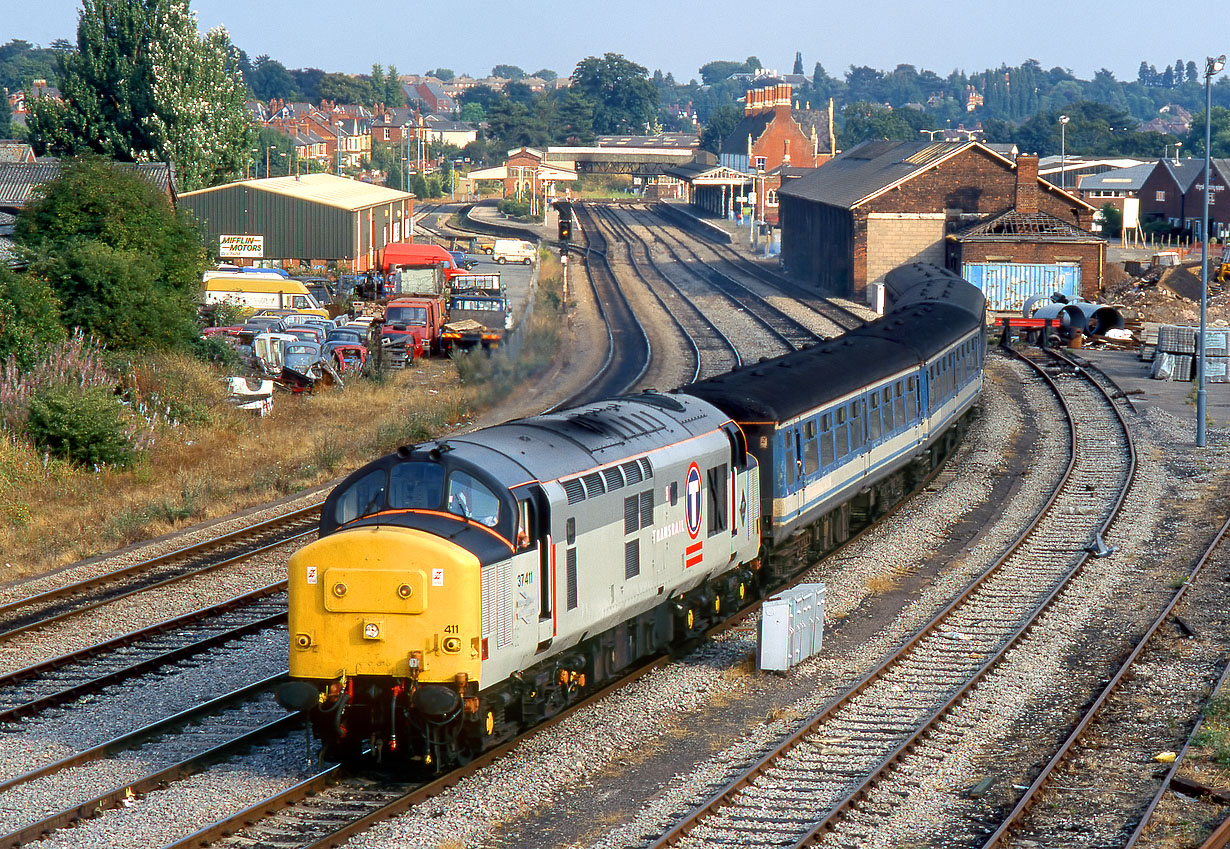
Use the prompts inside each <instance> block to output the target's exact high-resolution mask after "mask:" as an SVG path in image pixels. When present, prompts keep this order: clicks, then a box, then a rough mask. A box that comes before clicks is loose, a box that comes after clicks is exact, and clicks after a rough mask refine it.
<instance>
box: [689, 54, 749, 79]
mask: <svg viewBox="0 0 1230 849" xmlns="http://www.w3.org/2000/svg"><path fill="white" fill-rule="evenodd" d="M743 73H747V65H745V64H744V63H743V62H729V61H725V60H718V61H716V62H709V63H707V64H704V65H701V66H700V79H701V82H703V83H704V84H705V85H714V84H715V83H720V82H722V81H723V80H727V79H730V75H731V74H743Z"/></svg>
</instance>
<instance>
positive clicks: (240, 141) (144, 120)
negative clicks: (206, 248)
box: [27, 0, 252, 189]
mask: <svg viewBox="0 0 1230 849" xmlns="http://www.w3.org/2000/svg"><path fill="white" fill-rule="evenodd" d="M83 4H84V7H83V9H82V11H81V15H80V18H79V20H78V23H77V49H76V51H73V52H62V53H58V54H57V70H58V74H57V81H58V84H59V89H60V93H61V96H62V97H63V102H62V103H57V102H55V101H53V100H51V99H50V98H44V97H40V98H34V99H32V100H31V101H30V104H29V110H30V111H29V116H28V118H27V125H28V127H29V130H30V139H31V143H32V144H33V145H34V147H35V150H36V151H37V152H39V153H47V152H52V153H58V154H68V155H72V154H77V153H85V152H91V151H92V152H95V153H100V154H103V155H104V156H110V157H114V158H116V159H120V160H123V161H129V162H141V161H170V162H174V163H175V166H176V168H177V170H178V174H179V178H180V185H181V187H182V188H184V189H194V188H200V187H202V186H210V185H215V184H217V183H220V182H223V181H225V180H227V179H230V178H231V177H233V176H234V175H235V174H236V173H238V170H239V167H240V164H241V163H242V161H243V159H244V151H245V150H246V149H247V148H248V147H249V145H250V141H251V137H252V127H251V121H250V120H249V116H248V111H247V107H246V106H245V104H244V97H245V93H246V87H245V85H244V82H243V76H242V74H241V73H240V71H239V68H238V64H239V55H238V51H237V50H235V48H234V47H233V46H232V45H231V43H230V38H229V37H228V36H227V33H226V30H224V29H221V28H218V29H214V30H210V31H209V32H208V33H206V34H205V35H204V36H201V35H198V33H197V29H196V18H195V16H194V15H193V14H192V13H191V12H190V11H189V10H188V3H187V0H83Z"/></svg>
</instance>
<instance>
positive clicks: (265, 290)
mask: <svg viewBox="0 0 1230 849" xmlns="http://www.w3.org/2000/svg"><path fill="white" fill-rule="evenodd" d="M201 296H202V300H203V301H204V302H205V303H206V304H221V303H230V304H237V305H239V306H241V307H248V308H250V309H253V310H263V309H284V310H298V311H300V312H310V313H313V314H315V315H320V316H323V317H324V318H328V317H329V313H328V311H327V310H325V309H324V308H322V307H321V305H320V304H319V303H317V301H316V299H315V298H313V297H312V293H311V292H309V291H308V290H307V287H306V286H304V285H303V284H302V283H300V282H299V281H298V280H287V279H286V278H284V277H279V276H277V275H276V274H250V273H233V274H219V275H212V276H210V277H209V279H208V280H205V281H204V282H202V283H201Z"/></svg>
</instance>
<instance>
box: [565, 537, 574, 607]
mask: <svg viewBox="0 0 1230 849" xmlns="http://www.w3.org/2000/svg"><path fill="white" fill-rule="evenodd" d="M566 571H567V573H568V609H569V610H575V609H576V606H577V550H576V549H575V548H570V549H568V568H567V570H566Z"/></svg>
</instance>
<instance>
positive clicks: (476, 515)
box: [448, 471, 500, 528]
mask: <svg viewBox="0 0 1230 849" xmlns="http://www.w3.org/2000/svg"><path fill="white" fill-rule="evenodd" d="M448 511H449V512H450V513H456V514H457V515H459V516H465V517H466V518H467V519H473V520H474V521H476V522H481V523H482V524H484V525H486V526H487V527H489V528H494V527H495V526H496V525H497V524H498V523H499V521H500V500H499V499H498V498H496V496H495V493H493V492H492V491H491V490H490V489H488V488H487V485H486V484H484V483H482V482H481V481H479V480H478V479H477V478H475V477H473V476H472V475H469V474H466V473H465V472H461V471H457V472H453V473H452V474H451V475H449V476H448Z"/></svg>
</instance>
